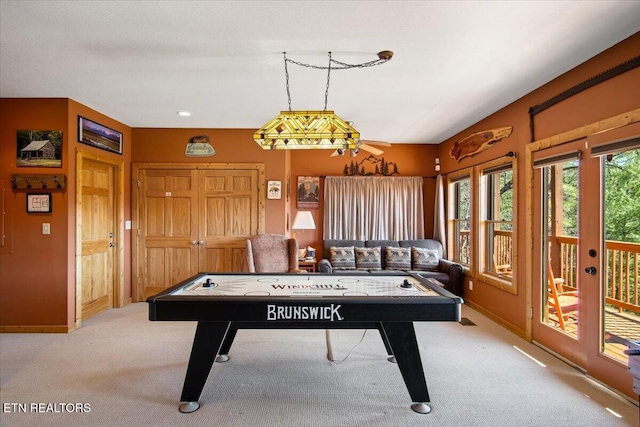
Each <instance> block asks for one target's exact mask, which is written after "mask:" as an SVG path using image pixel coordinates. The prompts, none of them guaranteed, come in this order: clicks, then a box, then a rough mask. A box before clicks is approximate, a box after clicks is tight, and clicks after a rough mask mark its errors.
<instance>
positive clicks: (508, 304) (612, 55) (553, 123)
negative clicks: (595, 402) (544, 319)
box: [439, 33, 640, 336]
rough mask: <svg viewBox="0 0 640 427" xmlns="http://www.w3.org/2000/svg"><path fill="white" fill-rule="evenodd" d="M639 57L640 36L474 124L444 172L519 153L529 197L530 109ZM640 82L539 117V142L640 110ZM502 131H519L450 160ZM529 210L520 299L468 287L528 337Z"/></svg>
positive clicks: (628, 78)
mask: <svg viewBox="0 0 640 427" xmlns="http://www.w3.org/2000/svg"><path fill="white" fill-rule="evenodd" d="M638 55H640V33H636V34H635V35H634V36H632V37H630V38H628V39H627V40H625V41H623V42H621V43H619V44H618V45H616V46H614V47H612V48H611V49H609V50H607V51H605V52H603V53H602V54H600V55H598V56H596V57H594V58H592V59H591V60H589V61H587V62H585V63H584V64H582V65H580V66H579V67H577V68H575V69H574V70H571V71H569V72H567V73H566V74H564V75H562V76H560V77H558V78H557V79H555V80H553V81H551V82H549V83H548V84H546V85H544V86H542V87H541V88H539V89H537V90H535V91H533V92H531V93H530V94H528V95H526V96H524V97H522V98H521V99H519V100H517V101H516V102H514V103H512V104H510V105H508V106H507V107H505V108H503V109H501V110H500V111H498V112H496V113H495V114H492V115H490V116H488V117H487V118H485V119H483V120H482V121H480V122H478V123H476V124H474V125H473V126H471V127H469V128H468V129H466V130H464V131H463V132H460V133H458V134H457V135H455V136H454V137H452V138H450V139H448V140H446V141H444V142H443V143H442V144H440V146H439V154H440V158H441V161H442V168H443V171H444V172H445V173H447V172H451V171H454V170H458V169H462V168H467V167H471V166H474V165H478V164H481V163H484V162H487V161H489V160H492V159H495V158H498V157H500V156H502V155H504V154H506V153H507V152H508V151H514V152H516V153H517V155H518V158H517V165H518V170H519V171H520V174H519V181H518V194H520V195H524V194H525V192H526V183H525V181H524V167H525V147H526V145H527V144H528V143H529V142H530V138H531V136H530V130H529V114H528V111H529V108H530V107H532V106H535V105H538V104H541V103H543V102H545V101H546V100H548V99H550V98H552V97H554V96H555V95H558V94H560V93H562V92H564V91H566V90H567V89H569V88H571V87H573V86H575V85H577V84H579V83H581V82H583V81H585V80H587V79H590V78H591V77H594V76H596V75H597V74H600V73H602V72H604V71H606V70H608V69H609V68H612V67H614V66H616V65H618V64H620V63H622V62H625V61H628V60H630V59H632V58H634V57H636V56H638ZM639 82H640V68H636V69H634V70H631V71H628V72H627V73H625V74H623V75H620V76H618V77H616V78H614V79H611V80H608V81H607V82H605V83H602V84H600V85H598V86H596V87H593V88H591V89H588V90H587V91H584V92H582V93H580V94H578V95H576V96H574V97H571V98H569V99H568V100H565V101H563V102H562V103H560V104H557V105H556V106H554V107H551V108H549V109H548V110H546V111H544V112H542V113H540V114H538V115H537V116H536V117H535V137H536V140H539V139H542V138H546V137H549V136H553V135H556V134H558V133H561V132H566V131H569V130H572V129H575V128H578V127H580V126H584V125H585V124H588V123H593V122H596V121H598V120H603V119H606V118H609V117H612V116H614V115H617V114H620V113H624V112H626V111H630V110H633V109H636V108H639V107H640V83H639ZM502 126H513V133H512V134H511V136H509V137H508V138H506V139H503V140H501V141H499V142H498V143H496V144H495V145H494V146H493V147H491V148H490V149H488V150H486V151H484V152H482V153H480V154H478V155H476V156H473V157H467V158H464V159H462V160H461V161H460V162H459V163H458V162H456V161H455V160H453V159H452V158H451V157H450V156H449V151H450V150H451V147H452V146H453V144H454V143H455V142H456V141H459V140H461V139H462V138H464V137H466V136H468V135H470V134H472V133H474V132H479V131H482V130H487V129H493V128H496V127H502ZM526 208H527V202H526V200H525V198H524V197H520V198H519V199H518V206H517V213H518V228H517V230H516V233H517V235H518V236H519V239H518V244H517V251H518V254H519V256H520V260H521V261H520V262H519V267H520V268H518V270H517V277H516V280H517V287H518V294H517V295H513V294H510V293H508V292H504V291H502V290H500V289H498V288H496V287H494V286H491V285H487V284H485V283H483V282H482V281H480V280H479V279H478V278H474V279H473V280H474V288H473V291H471V290H469V288H468V286H466V283H465V288H464V297H465V301H467V302H470V303H473V304H476V305H478V306H480V307H482V308H483V309H485V310H487V311H488V312H489V313H491V314H492V315H493V316H494V318H496V319H498V320H501V321H502V322H503V323H504V324H505V326H507V327H509V328H510V329H511V330H513V331H515V332H517V333H519V334H520V335H523V336H524V335H525V332H524V331H525V330H526V289H525V279H526V277H525V271H524V270H525V269H524V254H525V253H526V249H527V248H526V242H525V239H524V236H525V233H526V228H525V214H526ZM594 232H597V230H594Z"/></svg>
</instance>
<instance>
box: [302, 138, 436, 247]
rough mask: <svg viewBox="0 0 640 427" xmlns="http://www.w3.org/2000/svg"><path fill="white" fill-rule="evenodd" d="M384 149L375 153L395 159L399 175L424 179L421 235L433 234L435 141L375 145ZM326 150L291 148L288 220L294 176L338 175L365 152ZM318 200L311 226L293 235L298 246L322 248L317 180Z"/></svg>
mask: <svg viewBox="0 0 640 427" xmlns="http://www.w3.org/2000/svg"><path fill="white" fill-rule="evenodd" d="M377 148H380V149H383V150H384V153H383V154H382V155H381V156H379V157H382V158H384V159H385V160H386V161H387V162H392V163H395V164H396V165H397V167H398V171H399V172H400V176H423V177H426V178H425V179H424V202H425V237H428V238H430V237H432V235H433V201H434V198H435V179H434V178H433V177H434V175H435V173H436V172H435V170H434V164H435V157H436V155H437V152H438V147H437V146H436V145H421V144H399V145H393V146H391V147H377ZM331 153H332V151H330V150H294V151H292V152H291V159H292V161H291V163H292V167H291V188H292V198H291V202H290V206H291V221H293V218H295V215H296V212H297V211H298V210H297V207H296V200H295V188H296V183H297V179H298V176H336V175H338V176H341V175H343V172H344V167H345V165H347V166H348V165H350V164H351V161H352V160H354V161H355V162H356V163H358V162H360V161H362V160H363V159H364V158H366V157H367V156H368V155H369V154H368V153H366V152H365V151H362V150H361V151H360V152H359V153H358V155H357V156H356V157H355V158H352V157H349V155H348V154H346V153H345V155H344V156H335V157H331ZM363 165H365V171H366V172H369V171H372V172H373V171H374V170H375V166H373V167H372V166H370V164H367V163H363ZM320 184H321V185H320V203H319V206H318V209H311V213H312V215H313V220H314V221H315V223H316V229H315V230H299V231H297V232H296V238H297V239H298V243H299V245H300V247H306V246H311V247H314V248H316V249H317V250H318V252H322V221H323V209H324V204H323V199H324V193H323V185H322V179H321V180H320Z"/></svg>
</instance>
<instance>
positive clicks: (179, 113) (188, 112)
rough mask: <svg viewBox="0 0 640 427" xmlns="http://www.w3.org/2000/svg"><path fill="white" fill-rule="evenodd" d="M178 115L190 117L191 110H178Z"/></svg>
mask: <svg viewBox="0 0 640 427" xmlns="http://www.w3.org/2000/svg"><path fill="white" fill-rule="evenodd" d="M178 115H179V116H182V117H190V116H191V112H190V111H178Z"/></svg>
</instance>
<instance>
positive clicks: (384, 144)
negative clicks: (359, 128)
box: [360, 139, 391, 147]
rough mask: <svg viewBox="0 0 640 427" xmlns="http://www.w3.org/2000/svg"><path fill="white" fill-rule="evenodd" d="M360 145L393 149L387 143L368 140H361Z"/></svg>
mask: <svg viewBox="0 0 640 427" xmlns="http://www.w3.org/2000/svg"><path fill="white" fill-rule="evenodd" d="M360 143H362V144H369V145H382V146H383V147H391V144H390V143H388V142H386V141H371V140H367V139H361V140H360Z"/></svg>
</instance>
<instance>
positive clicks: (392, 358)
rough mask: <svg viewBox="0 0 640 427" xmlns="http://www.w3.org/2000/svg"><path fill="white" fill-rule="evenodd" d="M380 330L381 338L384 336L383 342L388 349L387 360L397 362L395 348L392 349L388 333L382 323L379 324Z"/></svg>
mask: <svg viewBox="0 0 640 427" xmlns="http://www.w3.org/2000/svg"><path fill="white" fill-rule="evenodd" d="M378 332H380V338H382V343H383V344H384V348H385V350H387V355H388V356H389V357H387V360H388V361H389V362H391V363H396V358H395V356H394V355H393V350H392V349H391V344H389V339H388V338H387V334H385V333H384V329H382V324H380V325H378Z"/></svg>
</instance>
